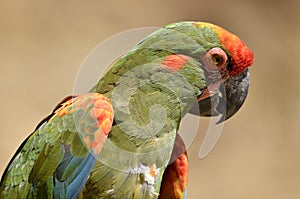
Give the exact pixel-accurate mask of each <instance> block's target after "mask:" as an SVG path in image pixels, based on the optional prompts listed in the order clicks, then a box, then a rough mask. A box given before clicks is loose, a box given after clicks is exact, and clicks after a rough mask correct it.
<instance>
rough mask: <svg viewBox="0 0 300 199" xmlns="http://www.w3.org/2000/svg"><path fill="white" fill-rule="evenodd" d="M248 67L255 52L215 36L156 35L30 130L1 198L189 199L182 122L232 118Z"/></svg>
mask: <svg viewBox="0 0 300 199" xmlns="http://www.w3.org/2000/svg"><path fill="white" fill-rule="evenodd" d="M252 64H253V52H252V51H251V50H250V49H249V48H248V47H247V46H246V45H245V43H244V42H243V41H242V40H241V39H239V38H238V37H237V36H236V35H234V34H232V33H230V32H228V31H227V30H225V29H223V28H221V27H219V26H216V25H213V24H210V23H206V22H178V23H173V24H169V25H166V26H164V27H162V28H161V29H159V30H157V31H155V32H154V33H152V34H150V35H149V36H147V37H146V38H145V39H144V40H142V41H141V42H140V43H138V44H137V45H136V46H135V47H134V48H133V49H132V50H130V51H128V52H127V53H126V54H124V55H123V56H122V57H120V58H119V59H118V60H117V61H116V62H114V63H113V64H112V66H111V67H110V69H109V70H108V71H107V72H106V73H105V75H104V76H103V77H102V78H100V80H99V81H98V82H97V83H96V84H95V86H94V87H93V88H92V89H91V90H90V91H89V92H88V93H86V94H83V95H77V96H70V97H67V98H65V99H64V100H62V102H61V103H59V104H58V105H57V106H56V107H55V108H54V111H53V112H52V113H51V114H50V115H49V116H48V117H46V118H45V119H43V120H42V121H41V122H40V123H39V124H38V125H37V127H36V128H35V130H34V131H33V133H32V134H31V135H29V137H28V138H27V139H26V140H25V141H24V142H23V143H22V144H21V146H20V147H19V149H18V150H17V152H16V153H15V155H14V156H13V158H12V159H11V161H10V162H9V164H8V166H7V168H6V170H5V171H4V173H3V176H2V178H1V182H0V198H10V199H13V198H18V199H20V198H122V199H127V198H128V199H148V198H149V199H150V198H151V199H152V198H160V199H163V198H186V190H187V189H186V184H187V169H188V163H187V153H186V149H185V146H184V143H183V141H182V139H181V138H180V136H179V134H178V133H177V132H178V128H179V125H180V121H181V119H182V117H184V116H185V115H186V114H187V113H189V112H190V113H192V114H197V115H202V116H214V115H218V114H222V115H224V117H223V120H225V119H227V118H229V117H231V116H232V115H233V114H235V112H237V110H238V109H239V108H240V106H241V105H242V103H243V101H244V100H245V98H246V95H247V90H248V84H249V78H248V77H249V74H248V73H249V72H248V69H247V68H248V67H249V66H251V65H252ZM222 85H224V86H223V90H222V89H220V88H221V87H222ZM225 98H227V100H226V99H225ZM226 101H228V102H227V103H224V102H226ZM197 110H198V111H197ZM227 113H228V114H227ZM221 122H222V121H221Z"/></svg>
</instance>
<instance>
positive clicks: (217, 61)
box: [211, 54, 223, 66]
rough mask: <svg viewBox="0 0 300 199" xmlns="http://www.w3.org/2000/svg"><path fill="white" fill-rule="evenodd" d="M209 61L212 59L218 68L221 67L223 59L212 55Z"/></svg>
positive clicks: (217, 55)
mask: <svg viewBox="0 0 300 199" xmlns="http://www.w3.org/2000/svg"><path fill="white" fill-rule="evenodd" d="M211 59H212V61H213V62H214V64H215V65H216V66H219V65H221V64H222V63H223V57H222V56H220V55H219V54H213V55H211Z"/></svg>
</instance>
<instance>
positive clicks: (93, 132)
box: [54, 93, 114, 154]
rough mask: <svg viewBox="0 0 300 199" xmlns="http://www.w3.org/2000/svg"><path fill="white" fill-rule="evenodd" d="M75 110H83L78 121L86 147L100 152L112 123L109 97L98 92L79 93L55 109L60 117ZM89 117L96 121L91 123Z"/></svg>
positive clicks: (56, 114)
mask: <svg viewBox="0 0 300 199" xmlns="http://www.w3.org/2000/svg"><path fill="white" fill-rule="evenodd" d="M77 110H83V111H84V112H85V117H83V119H82V121H75V122H78V124H79V125H83V126H84V132H80V134H81V135H82V133H84V135H83V141H84V142H85V143H86V145H87V147H89V148H92V149H94V152H95V154H99V153H100V152H101V149H102V146H103V144H104V142H105V140H106V138H107V136H108V133H109V132H110V130H111V127H112V123H113V117H114V114H113V107H112V104H111V102H110V101H109V99H108V98H107V97H106V96H104V95H102V94H99V93H88V94H84V95H79V96H76V97H74V98H71V99H70V100H68V101H66V102H65V103H63V104H62V106H61V107H60V108H58V109H57V110H56V111H55V115H54V116H56V117H62V116H64V115H66V114H71V113H73V112H75V111H77ZM89 118H92V119H94V121H95V120H96V121H97V122H94V123H91V122H90V121H89Z"/></svg>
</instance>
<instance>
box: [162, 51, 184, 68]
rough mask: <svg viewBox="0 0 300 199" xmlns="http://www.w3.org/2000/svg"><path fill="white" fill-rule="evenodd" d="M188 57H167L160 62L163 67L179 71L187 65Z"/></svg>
mask: <svg viewBox="0 0 300 199" xmlns="http://www.w3.org/2000/svg"><path fill="white" fill-rule="evenodd" d="M187 60H188V57H187V56H185V55H176V54H172V55H168V56H167V57H166V58H165V59H164V60H163V62H162V64H163V65H165V66H167V67H168V68H170V69H172V70H176V71H177V70H179V69H180V68H181V67H182V66H184V65H185V64H186V63H187Z"/></svg>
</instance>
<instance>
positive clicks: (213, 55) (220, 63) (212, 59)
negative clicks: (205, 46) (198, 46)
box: [202, 47, 228, 68]
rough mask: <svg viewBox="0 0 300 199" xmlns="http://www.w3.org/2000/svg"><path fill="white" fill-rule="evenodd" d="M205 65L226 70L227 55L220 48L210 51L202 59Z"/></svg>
mask: <svg viewBox="0 0 300 199" xmlns="http://www.w3.org/2000/svg"><path fill="white" fill-rule="evenodd" d="M202 61H203V63H204V64H205V65H206V66H208V67H210V68H215V67H216V66H217V67H218V68H224V66H226V65H227V61H228V58H227V54H226V53H225V51H224V50H223V49H221V48H219V47H215V48H212V49H210V50H209V51H208V52H207V53H206V54H205V55H204V56H203V58H202Z"/></svg>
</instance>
